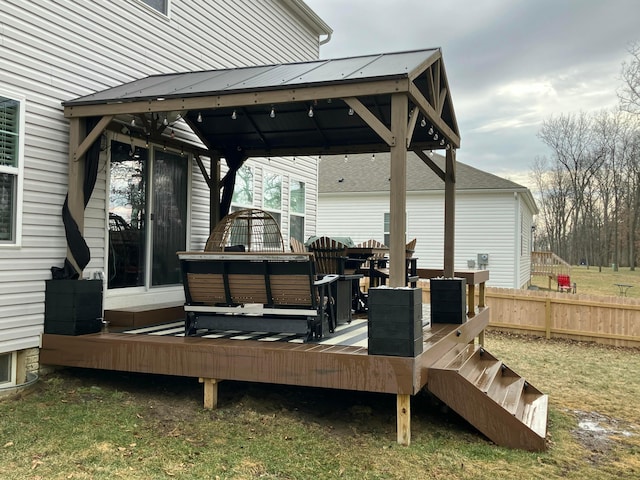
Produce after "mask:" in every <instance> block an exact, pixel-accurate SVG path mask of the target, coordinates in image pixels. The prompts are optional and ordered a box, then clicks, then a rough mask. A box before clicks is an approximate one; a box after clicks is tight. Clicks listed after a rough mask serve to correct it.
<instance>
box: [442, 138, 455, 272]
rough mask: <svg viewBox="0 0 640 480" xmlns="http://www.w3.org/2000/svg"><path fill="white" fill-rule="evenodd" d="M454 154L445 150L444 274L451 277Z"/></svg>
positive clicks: (453, 234)
mask: <svg viewBox="0 0 640 480" xmlns="http://www.w3.org/2000/svg"><path fill="white" fill-rule="evenodd" d="M455 222H456V154H455V149H453V148H452V149H450V150H447V157H446V171H445V182H444V276H445V278H452V277H453V273H454V268H453V264H454V259H455V256H454V254H455Z"/></svg>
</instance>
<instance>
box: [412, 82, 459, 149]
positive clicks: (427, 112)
mask: <svg viewBox="0 0 640 480" xmlns="http://www.w3.org/2000/svg"><path fill="white" fill-rule="evenodd" d="M409 95H410V96H411V101H413V102H414V103H415V104H416V105H417V106H418V108H419V109H420V111H421V112H422V114H423V115H424V116H425V117H427V119H428V120H429V121H430V122H431V123H433V126H434V128H435V129H436V130H438V131H440V132H441V133H442V134H443V135H444V136H445V138H447V139H448V140H449V143H450V144H451V148H460V137H459V136H458V135H457V134H456V133H455V132H454V131H453V130H452V129H451V127H449V125H447V124H446V123H445V122H444V120H443V119H442V116H441V114H440V113H439V112H438V111H437V110H436V109H435V108H434V107H433V106H432V105H431V104H430V103H429V101H428V100H427V99H426V98H425V97H424V95H423V94H422V92H420V90H419V89H418V87H417V86H415V85H413V84H411V85H409Z"/></svg>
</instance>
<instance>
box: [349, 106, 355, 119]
mask: <svg viewBox="0 0 640 480" xmlns="http://www.w3.org/2000/svg"><path fill="white" fill-rule="evenodd" d="M353 114H354V111H353V108H351V107H349V116H350V117H353Z"/></svg>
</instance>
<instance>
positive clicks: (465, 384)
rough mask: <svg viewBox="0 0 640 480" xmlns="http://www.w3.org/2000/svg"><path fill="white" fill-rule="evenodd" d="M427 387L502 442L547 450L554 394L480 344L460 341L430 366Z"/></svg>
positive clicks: (512, 446)
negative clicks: (516, 370) (520, 373)
mask: <svg viewBox="0 0 640 480" xmlns="http://www.w3.org/2000/svg"><path fill="white" fill-rule="evenodd" d="M427 389H428V390H429V391H430V392H431V393H433V394H434V395H435V396H436V397H438V398H439V399H440V400H441V401H443V402H444V403H445V404H447V405H448V406H449V407H451V408H452V409H453V410H454V411H455V412H456V413H458V414H459V415H460V416H462V417H463V418H464V419H465V420H467V421H468V422H469V423H470V424H471V425H473V426H474V427H475V428H477V429H478V430H479V431H480V432H482V433H483V434H484V435H485V436H487V437H488V438H489V439H490V440H492V441H493V442H494V443H496V444H497V445H501V446H505V447H509V448H519V449H523V450H529V451H541V450H544V449H545V448H546V442H545V437H546V431H547V408H548V396H547V395H544V394H542V393H541V392H540V391H539V390H537V389H536V388H534V387H533V386H531V385H530V384H529V383H528V382H527V381H526V380H525V379H524V378H522V377H520V376H519V375H518V374H517V373H515V372H514V371H513V370H511V369H510V368H509V367H507V366H506V365H505V364H504V363H502V362H501V361H500V360H498V359H497V358H495V357H494V356H493V355H491V354H490V353H489V352H488V351H486V350H485V349H484V348H483V347H481V346H479V345H473V344H468V345H459V346H457V347H456V348H455V349H453V350H451V351H449V352H448V353H447V354H446V355H445V356H443V358H441V359H440V360H439V361H438V362H436V363H435V364H434V365H433V366H432V367H430V368H429V374H428V380H427Z"/></svg>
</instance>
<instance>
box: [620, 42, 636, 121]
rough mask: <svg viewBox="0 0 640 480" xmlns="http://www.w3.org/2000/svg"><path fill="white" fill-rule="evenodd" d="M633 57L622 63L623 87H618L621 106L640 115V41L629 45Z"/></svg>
mask: <svg viewBox="0 0 640 480" xmlns="http://www.w3.org/2000/svg"><path fill="white" fill-rule="evenodd" d="M628 50H629V54H630V55H631V58H630V59H629V61H628V62H623V63H622V72H621V73H622V87H620V88H619V89H618V98H619V99H620V108H621V109H622V110H624V111H626V112H630V113H634V114H636V115H640V42H634V43H632V44H631V45H630V46H629V49H628Z"/></svg>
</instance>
